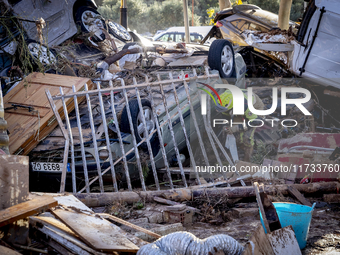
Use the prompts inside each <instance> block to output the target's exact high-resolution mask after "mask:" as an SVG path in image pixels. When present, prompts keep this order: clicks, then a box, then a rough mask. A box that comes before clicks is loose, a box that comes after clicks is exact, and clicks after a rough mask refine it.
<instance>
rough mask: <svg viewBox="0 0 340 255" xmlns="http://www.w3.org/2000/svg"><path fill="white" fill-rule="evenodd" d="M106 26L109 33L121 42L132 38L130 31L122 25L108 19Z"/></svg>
mask: <svg viewBox="0 0 340 255" xmlns="http://www.w3.org/2000/svg"><path fill="white" fill-rule="evenodd" d="M107 27H108V30H109V33H110V34H111V35H113V36H114V37H116V38H118V39H119V40H121V41H123V42H128V41H131V39H132V38H131V35H130V33H129V32H128V31H127V30H126V29H125V27H123V26H122V25H120V24H118V23H116V22H113V21H112V20H109V21H107Z"/></svg>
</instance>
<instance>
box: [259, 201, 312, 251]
mask: <svg viewBox="0 0 340 255" xmlns="http://www.w3.org/2000/svg"><path fill="white" fill-rule="evenodd" d="M273 204H274V207H275V209H276V212H277V215H278V216H279V220H280V223H281V226H282V227H283V228H284V227H287V226H289V225H292V227H293V229H294V232H295V236H296V239H297V241H298V243H299V246H300V249H303V248H305V247H306V244H307V236H308V231H309V225H310V221H311V219H312V213H313V210H314V206H315V203H314V204H313V206H312V207H310V206H306V205H299V204H293V203H273ZM260 218H261V223H262V226H263V228H264V231H265V232H266V233H267V231H266V228H265V226H264V223H263V220H262V214H261V212H260Z"/></svg>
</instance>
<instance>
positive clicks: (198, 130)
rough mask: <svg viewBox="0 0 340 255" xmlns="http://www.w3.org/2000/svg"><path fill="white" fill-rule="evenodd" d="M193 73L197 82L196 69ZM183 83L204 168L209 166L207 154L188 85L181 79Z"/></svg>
mask: <svg viewBox="0 0 340 255" xmlns="http://www.w3.org/2000/svg"><path fill="white" fill-rule="evenodd" d="M193 72H194V76H195V77H196V80H195V81H197V79H198V77H197V73H196V69H193ZM181 74H182V77H185V75H184V72H183V71H181ZM183 83H184V88H185V91H186V94H187V97H188V102H189V105H190V111H191V116H192V119H193V121H194V126H195V129H196V132H197V137H198V142H199V144H200V146H201V150H202V153H203V158H204V161H205V164H206V166H209V160H208V156H207V152H206V151H205V148H204V143H203V139H202V136H201V132H200V129H199V127H198V124H197V118H196V114H195V109H194V107H193V105H192V101H191V97H190V92H189V86H188V83H187V82H186V79H184V78H183Z"/></svg>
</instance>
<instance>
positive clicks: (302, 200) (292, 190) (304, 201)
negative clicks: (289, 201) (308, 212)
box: [287, 186, 312, 206]
mask: <svg viewBox="0 0 340 255" xmlns="http://www.w3.org/2000/svg"><path fill="white" fill-rule="evenodd" d="M287 188H288V192H289V194H290V195H291V196H293V197H294V198H296V199H297V200H299V202H300V203H301V204H303V205H307V206H312V203H311V202H309V201H308V200H307V199H306V198H305V197H304V196H303V195H302V194H301V193H300V192H299V191H298V190H297V189H296V188H294V187H292V186H288V187H287Z"/></svg>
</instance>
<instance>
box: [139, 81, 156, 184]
mask: <svg viewBox="0 0 340 255" xmlns="http://www.w3.org/2000/svg"><path fill="white" fill-rule="evenodd" d="M133 84H134V85H137V81H136V78H135V77H133ZM136 96H137V101H138V106H139V114H140V115H141V117H142V123H143V126H144V134H145V138H146V145H147V147H148V151H149V157H150V162H151V168H152V172H153V177H154V179H155V184H156V188H157V190H159V189H160V188H159V181H158V176H157V171H156V165H155V160H154V158H153V152H152V147H151V143H150V136H149V130H148V127H147V125H146V120H145V115H144V109H143V105H142V100H141V99H140V93H139V90H138V88H136ZM156 121H157V119H156ZM151 137H152V136H151Z"/></svg>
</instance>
